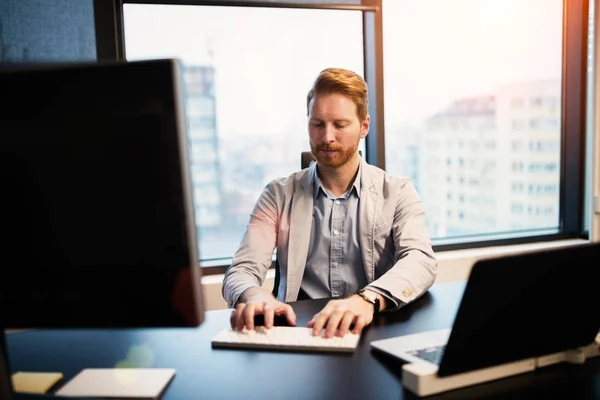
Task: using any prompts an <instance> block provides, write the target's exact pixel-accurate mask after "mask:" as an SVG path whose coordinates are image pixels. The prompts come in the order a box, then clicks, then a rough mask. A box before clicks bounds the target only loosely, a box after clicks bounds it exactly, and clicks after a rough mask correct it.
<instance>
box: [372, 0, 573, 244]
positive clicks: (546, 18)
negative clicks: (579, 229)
mask: <svg viewBox="0 0 600 400" xmlns="http://www.w3.org/2000/svg"><path fill="white" fill-rule="evenodd" d="M432 10H435V12H433V11H432ZM562 20H563V1H561V0H461V1H449V0H423V1H412V0H383V62H384V73H385V76H384V85H385V91H384V96H385V102H384V106H385V121H384V122H385V135H386V136H385V137H386V140H388V138H390V139H392V138H396V137H403V136H404V135H406V134H407V133H406V132H414V131H419V132H420V135H418V136H417V137H418V138H420V140H421V144H422V143H424V142H426V141H429V142H431V141H433V142H436V141H437V142H442V143H447V141H448V140H452V141H453V142H454V143H457V146H454V147H453V151H452V157H453V158H455V159H456V160H458V165H459V166H460V165H463V162H461V161H462V160H464V165H469V166H470V165H474V167H470V168H469V169H468V172H469V174H470V176H469V178H468V181H467V183H468V185H466V186H465V187H466V188H468V190H469V193H470V194H469V199H470V200H469V201H478V200H480V199H481V198H483V196H489V195H492V197H493V198H495V199H496V201H495V202H493V203H488V204H486V205H485V206H482V207H480V209H479V210H478V212H477V213H471V214H465V213H461V212H458V210H455V209H453V208H455V207H459V203H451V202H448V201H447V199H446V197H444V196H439V195H438V190H436V188H435V184H434V183H433V182H435V181H436V179H435V177H436V176H438V175H440V176H443V177H446V181H447V182H451V181H452V178H454V180H453V181H454V182H457V181H458V182H460V183H462V182H464V179H463V177H462V176H460V175H459V174H463V173H464V171H465V170H461V169H457V168H452V167H451V166H450V165H448V164H442V165H440V166H439V167H438V168H423V169H422V170H420V171H419V174H418V176H419V182H418V186H419V188H420V195H421V197H422V199H423V203H424V206H425V210H426V211H427V217H428V221H427V223H428V229H429V232H430V234H431V235H432V237H433V239H434V243H435V242H436V239H446V240H447V239H451V238H452V234H454V235H455V236H461V235H473V236H477V235H485V234H493V233H495V232H508V231H511V230H512V229H513V228H512V227H513V226H516V225H517V224H518V225H519V226H522V227H523V229H529V230H531V229H556V230H558V229H559V225H560V223H559V222H560V221H559V218H558V214H557V213H555V212H554V213H547V214H544V213H542V214H541V216H536V218H528V217H527V216H526V215H525V216H524V213H523V212H522V209H521V208H517V207H516V206H515V207H511V204H513V203H519V201H515V200H517V198H520V197H521V196H523V194H522V193H528V190H527V189H529V188H530V187H531V185H533V187H534V189H533V191H534V193H535V196H534V197H533V198H531V199H530V200H531V201H532V202H539V205H538V204H535V207H539V206H541V205H543V204H548V203H551V204H554V206H553V207H554V208H555V209H557V208H558V206H559V190H558V187H559V185H560V177H559V173H558V170H556V171H546V170H540V171H530V172H531V173H528V174H524V175H520V176H522V177H523V178H522V179H523V181H522V182H511V180H510V179H506V176H507V174H508V175H509V176H510V174H511V173H512V172H522V171H524V166H525V165H527V164H528V163H529V161H530V160H531V159H532V157H536V156H537V155H538V154H545V155H547V156H548V158H547V160H548V162H549V163H552V164H555V165H560V163H561V160H560V143H561V129H560V121H561V115H560V112H561V110H560V103H559V100H560V99H561V85H562V78H561V77H562V73H563V70H562V52H563V46H562V35H563V23H562ZM506 26H510V27H511V28H510V29H505V27H506ZM532 27H535V29H533V28H532ZM550 115H551V116H552V117H551V118H549V117H548V116H550ZM546 119H548V120H546ZM485 124H487V125H488V126H490V127H492V129H490V130H481V131H480V130H479V127H480V126H482V125H485ZM394 143H401V140H399V139H394ZM463 143H468V146H463ZM492 143H493V145H492ZM482 149H483V151H482ZM487 149H495V150H494V151H493V152H490V151H488V150H487ZM397 151H398V148H396V147H392V146H390V145H389V144H387V145H386V156H387V158H391V157H393V154H395V153H396V152H397ZM430 152H431V147H428V146H422V145H421V146H420V147H419V157H421V158H423V159H426V158H428V157H429V155H430ZM482 154H485V155H482ZM482 157H485V158H484V159H485V160H486V161H493V162H494V164H493V165H495V166H496V167H495V168H494V169H490V168H488V167H486V166H485V163H483V162H479V163H472V162H471V161H472V160H479V159H481V158H482ZM545 160H546V159H545ZM387 170H388V172H389V173H391V174H394V175H399V174H405V171H399V170H395V169H393V168H392V166H388V168H387ZM484 187H485V189H484ZM538 187H539V188H540V189H539V190H538ZM550 187H553V188H555V189H550ZM519 200H520V199H519ZM534 209H535V208H534ZM436 210H452V211H453V212H454V213H455V214H457V215H458V216H459V218H458V219H456V220H450V219H446V218H445V215H439V214H437V213H436ZM518 210H521V211H518ZM481 221H493V223H492V224H483V223H481ZM472 240H473V239H472Z"/></svg>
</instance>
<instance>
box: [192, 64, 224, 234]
mask: <svg viewBox="0 0 600 400" xmlns="http://www.w3.org/2000/svg"><path fill="white" fill-rule="evenodd" d="M214 73H215V71H214V68H213V67H208V66H186V67H185V68H184V72H183V74H184V77H183V79H184V82H185V89H184V90H185V92H186V93H185V98H186V114H187V122H188V127H187V128H188V138H189V144H190V158H191V160H190V162H191V164H192V165H191V170H192V181H193V184H194V202H195V209H196V223H197V225H198V228H199V229H201V230H202V233H203V234H206V233H211V231H214V230H218V229H219V228H220V225H221V222H222V220H223V192H222V188H221V179H220V176H221V172H220V163H219V140H218V136H217V118H216V112H215V110H216V109H215V106H216V104H215V103H216V98H215V90H214Z"/></svg>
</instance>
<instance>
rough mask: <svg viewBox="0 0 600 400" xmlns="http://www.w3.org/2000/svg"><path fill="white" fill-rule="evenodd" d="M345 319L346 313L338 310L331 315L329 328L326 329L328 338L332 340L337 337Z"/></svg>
mask: <svg viewBox="0 0 600 400" xmlns="http://www.w3.org/2000/svg"><path fill="white" fill-rule="evenodd" d="M343 317H344V312H343V311H340V310H336V311H334V312H332V313H331V315H329V319H328V320H327V328H326V329H325V337H326V338H332V337H334V336H335V333H336V332H337V330H338V327H339V326H340V322H341V321H342V318H343Z"/></svg>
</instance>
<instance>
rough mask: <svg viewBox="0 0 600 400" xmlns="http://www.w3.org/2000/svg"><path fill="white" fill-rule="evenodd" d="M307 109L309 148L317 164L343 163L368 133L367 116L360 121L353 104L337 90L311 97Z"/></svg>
mask: <svg viewBox="0 0 600 400" xmlns="http://www.w3.org/2000/svg"><path fill="white" fill-rule="evenodd" d="M308 110H309V113H308V135H309V137H310V149H311V151H312V153H313V154H314V155H315V157H316V158H317V161H318V163H319V164H321V165H323V166H326V167H333V168H337V167H340V166H342V165H344V164H346V163H347V162H348V161H349V160H350V159H351V158H352V156H354V154H355V153H356V152H357V150H358V144H359V142H360V139H362V138H364V137H365V136H367V134H368V133H369V120H370V117H369V116H368V115H367V117H366V118H365V120H364V121H363V122H362V123H361V122H360V121H359V120H358V116H357V115H356V104H354V102H353V101H352V99H350V98H349V97H346V96H344V95H343V94H340V93H331V94H324V95H316V96H314V97H313V98H312V100H311V101H310V104H309V108H308Z"/></svg>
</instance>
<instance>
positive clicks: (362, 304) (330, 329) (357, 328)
mask: <svg viewBox="0 0 600 400" xmlns="http://www.w3.org/2000/svg"><path fill="white" fill-rule="evenodd" d="M382 297H383V296H382ZM373 311H374V306H373V304H370V303H369V302H367V301H365V300H364V299H363V298H362V297H360V296H359V295H357V294H355V295H353V296H350V297H348V298H347V299H342V300H331V301H329V302H328V303H327V305H326V306H325V308H323V309H322V310H321V312H319V313H318V314H315V316H314V317H313V318H312V319H311V320H310V321H309V322H308V327H309V328H313V335H314V336H318V335H320V334H321V330H322V329H325V337H326V338H330V337H333V336H334V335H337V336H340V337H343V336H344V335H345V334H346V333H348V331H349V329H350V325H352V324H354V329H352V333H360V332H361V331H362V330H363V328H364V327H365V326H367V325H369V324H370V323H371V322H373Z"/></svg>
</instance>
